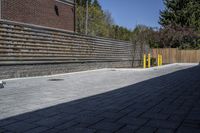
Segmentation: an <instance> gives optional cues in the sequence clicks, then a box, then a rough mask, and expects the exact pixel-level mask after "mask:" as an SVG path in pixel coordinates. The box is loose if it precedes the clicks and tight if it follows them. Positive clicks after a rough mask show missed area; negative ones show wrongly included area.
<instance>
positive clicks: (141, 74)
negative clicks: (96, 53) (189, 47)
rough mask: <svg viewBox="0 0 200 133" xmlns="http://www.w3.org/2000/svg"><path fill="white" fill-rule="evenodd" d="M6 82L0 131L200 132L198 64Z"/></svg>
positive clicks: (2, 91) (1, 92) (0, 97)
mask: <svg viewBox="0 0 200 133" xmlns="http://www.w3.org/2000/svg"><path fill="white" fill-rule="evenodd" d="M6 82H7V84H6V85H5V88H4V89H0V132H7V131H10V132H62V131H63V132H72V133H74V132H81V133H82V132H88V133H90V132H124V133H127V132H144V133H145V132H147V133H150V132H158V133H159V132H161V133H162V132H163V133H164V132H169V133H170V132H181V133H182V132H187V131H188V133H189V131H192V132H199V131H200V130H199V129H200V125H199V124H200V117H199V116H200V113H199V111H200V101H199V97H200V89H199V86H200V67H199V66H196V65H194V64H173V65H169V66H165V67H160V68H151V69H146V70H140V69H102V70H95V71H86V72H77V73H70V74H62V75H56V76H43V77H35V78H23V79H12V80H6Z"/></svg>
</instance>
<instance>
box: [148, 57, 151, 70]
mask: <svg viewBox="0 0 200 133" xmlns="http://www.w3.org/2000/svg"><path fill="white" fill-rule="evenodd" d="M150 67H151V54H148V68H150Z"/></svg>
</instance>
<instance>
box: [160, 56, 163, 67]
mask: <svg viewBox="0 0 200 133" xmlns="http://www.w3.org/2000/svg"><path fill="white" fill-rule="evenodd" d="M162 63H163V58H162V55H160V65H161V66H162Z"/></svg>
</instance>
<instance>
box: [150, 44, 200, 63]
mask: <svg viewBox="0 0 200 133" xmlns="http://www.w3.org/2000/svg"><path fill="white" fill-rule="evenodd" d="M152 54H153V57H154V58H156V57H157V54H162V55H163V63H164V64H169V63H199V62H200V50H179V49H176V48H158V49H157V48H155V49H153V50H152Z"/></svg>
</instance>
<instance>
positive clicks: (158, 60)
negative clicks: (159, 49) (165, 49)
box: [157, 54, 160, 66]
mask: <svg viewBox="0 0 200 133" xmlns="http://www.w3.org/2000/svg"><path fill="white" fill-rule="evenodd" d="M157 63H158V66H160V55H159V54H158V59H157Z"/></svg>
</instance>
